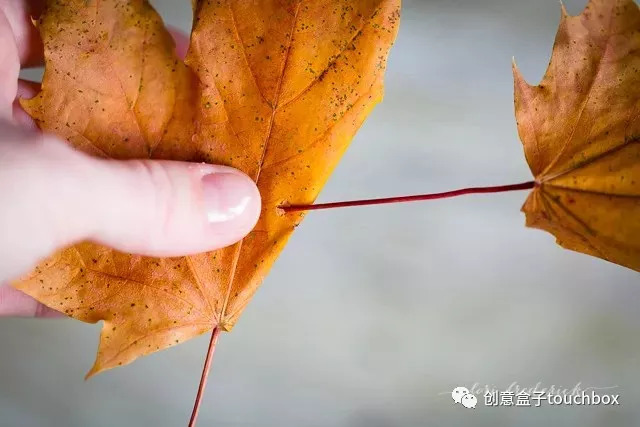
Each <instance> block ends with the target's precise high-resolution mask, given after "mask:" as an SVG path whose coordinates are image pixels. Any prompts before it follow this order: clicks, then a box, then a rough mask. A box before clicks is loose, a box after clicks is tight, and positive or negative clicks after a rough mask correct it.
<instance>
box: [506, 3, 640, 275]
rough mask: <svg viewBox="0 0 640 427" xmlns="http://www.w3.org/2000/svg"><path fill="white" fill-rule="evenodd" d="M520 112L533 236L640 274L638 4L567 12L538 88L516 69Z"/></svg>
mask: <svg viewBox="0 0 640 427" xmlns="http://www.w3.org/2000/svg"><path fill="white" fill-rule="evenodd" d="M513 70H514V78H515V110H516V119H517V123H518V132H519V134H520V138H521V140H522V143H523V145H524V151H525V154H526V158H527V162H528V163H529V167H530V168H531V171H532V173H533V175H534V176H535V179H536V187H535V189H534V191H533V192H532V193H531V194H530V196H529V198H528V199H527V201H526V203H525V204H524V206H523V208H522V210H523V212H525V214H526V217H527V226H529V227H535V228H540V229H543V230H546V231H548V232H550V233H552V234H553V235H555V236H556V238H557V242H558V244H560V245H561V246H563V247H565V248H567V249H571V250H574V251H578V252H583V253H586V254H590V255H594V256H596V257H599V258H603V259H606V260H608V261H611V262H614V263H617V264H621V265H624V266H627V267H629V268H632V269H634V270H637V271H640V108H639V107H640V10H639V9H638V6H637V5H636V4H635V2H634V1H633V0H591V1H590V2H589V4H588V5H587V6H586V8H585V10H584V11H583V12H582V13H581V14H580V15H578V16H575V17H572V16H569V15H568V14H567V11H566V10H565V8H564V6H563V7H562V18H561V22H560V26H559V29H558V34H557V36H556V40H555V45H554V48H553V54H552V57H551V62H550V63H549V68H548V70H547V72H546V75H545V76H544V78H543V80H542V82H541V83H540V84H539V85H538V86H531V85H529V84H527V83H526V82H525V80H524V78H523V77H522V76H521V74H520V73H519V71H518V69H517V67H516V66H515V63H514V67H513Z"/></svg>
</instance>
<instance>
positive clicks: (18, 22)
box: [0, 0, 44, 67]
mask: <svg viewBox="0 0 640 427" xmlns="http://www.w3.org/2000/svg"><path fill="white" fill-rule="evenodd" d="M43 7H44V0H0V12H1V13H3V14H4V16H5V17H6V18H7V21H8V24H9V27H10V28H11V32H12V33H13V38H14V45H15V46H17V50H18V57H19V59H20V64H21V65H22V66H23V67H34V66H38V65H42V63H43V57H44V53H43V47H42V40H41V39H40V35H39V34H38V30H37V29H36V27H35V26H34V25H33V22H32V21H31V19H32V18H34V19H35V18H37V17H38V16H40V13H41V12H42V9H43Z"/></svg>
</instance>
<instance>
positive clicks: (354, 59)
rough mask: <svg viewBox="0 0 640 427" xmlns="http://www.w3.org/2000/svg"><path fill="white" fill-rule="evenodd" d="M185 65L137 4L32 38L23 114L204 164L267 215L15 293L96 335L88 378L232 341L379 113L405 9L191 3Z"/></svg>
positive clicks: (82, 248) (386, 1) (60, 261)
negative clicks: (227, 170) (225, 171)
mask: <svg viewBox="0 0 640 427" xmlns="http://www.w3.org/2000/svg"><path fill="white" fill-rule="evenodd" d="M194 8H195V19H194V27H193V32H192V36H191V45H190V49H189V53H188V55H187V59H186V61H185V62H184V63H183V62H182V61H181V60H179V59H178V58H177V57H176V55H175V53H174V48H173V42H172V40H171V37H170V35H169V34H168V33H167V31H166V29H165V28H164V25H163V24H162V21H161V20H160V18H159V17H158V15H157V14H156V13H155V11H154V10H153V9H152V8H151V7H150V6H149V4H148V3H147V1H145V0H101V1H98V0H72V1H65V2H61V1H56V0H49V1H48V2H47V8H46V11H45V13H44V15H43V17H42V18H41V19H40V21H39V23H38V27H39V30H40V33H41V36H42V39H43V41H44V45H45V59H46V68H45V76H44V80H43V85H42V91H41V92H40V93H39V94H38V95H37V96H36V97H35V98H34V99H31V100H27V101H23V106H24V108H25V109H26V110H27V111H28V112H29V113H30V114H31V116H32V117H33V118H34V119H35V120H36V121H37V123H38V124H39V126H40V127H41V128H42V129H44V130H46V131H49V132H53V133H56V134H57V135H59V136H61V137H63V138H65V139H67V140H68V141H69V142H70V143H71V144H72V145H73V146H74V147H76V148H78V149H80V150H83V151H85V152H88V153H91V154H94V155H97V156H104V157H110V158H118V159H129V158H154V159H173V160H188V161H205V162H210V163H219V164H225V165H230V166H234V167H236V168H239V169H241V170H243V171H244V172H246V173H247V174H248V175H249V176H251V177H252V178H253V179H254V180H255V181H256V182H257V183H258V187H259V189H260V192H261V195H262V198H263V210H262V213H261V217H260V220H259V222H258V224H257V226H256V228H255V230H254V231H253V232H252V233H251V234H250V235H249V236H248V237H246V238H245V239H244V240H243V241H241V242H240V243H238V244H236V245H233V246H230V247H228V248H225V249H222V250H219V251H216V252H212V253H206V254H201V255H196V256H190V257H183V258H170V259H156V258H149V257H141V256H133V255H129V254H124V253H119V252H116V251H114V250H111V249H109V248H106V247H101V246H98V245H95V244H92V243H82V244H78V245H76V246H74V247H72V248H69V249H66V250H63V251H60V252H59V253H57V254H55V255H54V256H53V257H52V258H50V259H48V260H46V261H45V262H44V263H42V264H41V265H39V266H38V267H37V268H36V270H35V271H34V272H33V273H32V274H31V275H30V276H29V277H27V278H26V279H24V280H22V281H21V282H19V283H17V284H16V286H17V287H18V288H19V289H21V290H23V291H24V292H26V293H28V294H29V295H31V296H33V297H35V298H36V299H38V300H39V301H41V302H43V303H44V304H46V305H48V306H50V307H53V308H55V309H57V310H59V311H62V312H64V313H66V314H67V315H69V316H71V317H74V318H76V319H79V320H82V321H85V322H97V321H100V320H103V321H104V325H103V328H102V333H101V336H100V344H99V349H98V355H97V358H96V361H95V364H94V366H93V368H92V369H91V371H90V372H89V374H88V375H92V374H95V373H98V372H100V371H103V370H105V369H109V368H113V367H116V366H118V365H123V364H127V363H129V362H131V361H133V360H134V359H136V358H137V357H139V356H141V355H145V354H148V353H151V352H154V351H157V350H161V349H164V348H167V347H170V346H173V345H175V344H177V343H179V342H182V341H185V340H188V339H190V338H192V337H194V336H197V335H199V334H202V333H204V332H207V331H210V330H211V329H213V328H214V327H216V326H217V327H219V328H221V329H224V330H230V329H231V328H232V327H233V325H234V324H235V322H236V320H237V319H238V316H239V315H240V313H241V312H242V311H243V309H244V308H245V305H246V304H247V302H248V301H249V299H250V298H251V296H252V295H253V294H254V292H255V291H256V289H257V287H258V286H259V285H260V283H261V282H262V280H263V279H264V277H265V276H266V274H267V272H268V270H269V268H270V266H271V265H272V263H273V262H274V260H275V259H276V257H277V256H278V254H279V253H280V251H281V250H282V248H283V247H284V245H285V244H286V242H287V239H288V238H289V236H290V235H291V233H292V231H293V229H294V227H295V226H296V225H297V224H298V223H299V222H300V221H301V219H302V215H301V214H288V215H281V214H280V213H278V212H277V206H278V205H280V204H282V203H283V202H285V201H291V202H297V203H311V202H313V201H314V199H315V198H316V196H317V195H318V193H319V192H320V189H321V188H322V186H323V184H324V182H325V181H326V180H327V178H328V177H329V174H330V173H331V171H332V170H333V168H334V167H335V166H336V164H337V162H338V161H339V159H340V157H341V155H342V154H343V152H344V150H345V149H346V148H347V146H348V144H349V142H350V140H351V138H352V137H353V136H354V134H355V133H356V131H357V130H358V128H359V127H360V125H361V124H362V122H363V121H364V119H365V117H366V116H367V114H369V112H370V111H371V109H372V108H373V106H374V105H375V104H376V103H377V102H379V101H380V100H381V98H382V92H383V83H382V79H383V74H384V71H385V66H386V57H387V54H388V51H389V48H390V47H391V45H392V43H393V41H394V39H395V36H396V32H397V28H398V24H399V8H400V0H355V1H353V0H330V1H323V2H308V1H307V2H303V1H300V0H297V1H294V0H279V1H277V0H257V1H251V2H247V1H241V0H221V1H198V2H195V4H194Z"/></svg>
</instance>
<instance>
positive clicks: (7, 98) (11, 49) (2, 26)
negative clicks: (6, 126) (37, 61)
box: [0, 3, 20, 120]
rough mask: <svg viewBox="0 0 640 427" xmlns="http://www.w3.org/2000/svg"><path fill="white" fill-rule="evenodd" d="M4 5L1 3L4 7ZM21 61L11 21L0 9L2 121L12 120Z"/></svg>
mask: <svg viewBox="0 0 640 427" xmlns="http://www.w3.org/2000/svg"><path fill="white" fill-rule="evenodd" d="M2 4H3V3H0V5H2ZM19 73H20V61H19V58H18V50H17V47H16V42H15V39H14V37H13V32H12V31H11V26H10V24H9V19H8V18H7V16H6V15H5V13H4V12H3V10H2V9H0V119H4V120H10V119H11V118H12V116H13V114H12V104H13V100H14V99H15V97H16V91H17V80H18V74H19Z"/></svg>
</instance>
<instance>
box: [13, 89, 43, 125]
mask: <svg viewBox="0 0 640 427" xmlns="http://www.w3.org/2000/svg"><path fill="white" fill-rule="evenodd" d="M39 91H40V83H38V82H32V81H28V80H22V79H21V80H18V91H17V94H16V98H15V100H14V101H13V120H14V122H15V123H17V124H18V125H20V126H23V127H25V128H27V129H30V130H37V126H36V123H35V122H34V121H33V119H32V118H31V116H30V115H29V114H27V112H26V111H24V109H23V108H22V106H21V105H20V99H31V98H33V97H34V96H36V95H37V93H38V92H39Z"/></svg>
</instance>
